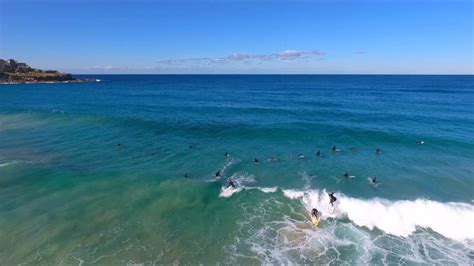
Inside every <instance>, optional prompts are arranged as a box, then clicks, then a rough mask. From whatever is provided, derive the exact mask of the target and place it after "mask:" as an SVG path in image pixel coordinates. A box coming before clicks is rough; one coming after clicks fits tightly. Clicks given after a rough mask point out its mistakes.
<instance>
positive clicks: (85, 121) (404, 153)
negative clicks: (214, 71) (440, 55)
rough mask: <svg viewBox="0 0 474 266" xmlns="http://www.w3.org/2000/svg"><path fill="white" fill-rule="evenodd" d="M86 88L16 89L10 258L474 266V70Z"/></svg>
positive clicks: (10, 140)
mask: <svg viewBox="0 0 474 266" xmlns="http://www.w3.org/2000/svg"><path fill="white" fill-rule="evenodd" d="M84 77H90V78H97V79H100V80H101V82H97V83H71V84H17V85H0V264H1V265H13V264H46V265H50V264H79V265H80V264H146V265H151V264H169V263H181V264H198V263H202V264H216V263H221V264H222V263H231V264H332V265H339V264H346V265H349V264H350V265H352V264H409V265H412V264H414V265H420V264H430V265H431V264H453V265H456V264H459V265H472V264H474V76H429V75H421V76H417V75H406V76H404V75H102V76H101V75H94V76H84ZM118 144H120V145H118ZM333 146H336V149H337V152H334V151H333V150H332V147H333ZM376 149H380V152H378V153H376V152H375V150H376ZM318 150H319V151H320V153H321V156H317V154H316V152H317V151H318ZM226 153H228V156H225V154H226ZM254 159H257V160H258V161H259V163H254V162H253V160H254ZM217 171H220V175H221V176H220V178H219V179H218V178H216V172H217ZM346 172H347V173H348V175H349V177H345V176H344V173H346ZM374 177H375V178H377V184H374V183H371V182H370V180H371V179H372V178H374ZM228 178H231V179H232V180H233V181H234V183H235V184H236V188H235V189H232V188H229V189H227V188H226V186H227V180H228ZM332 191H334V192H335V194H334V195H335V196H336V197H337V201H336V204H335V207H334V208H331V207H330V205H329V197H328V195H327V193H328V192H332ZM312 208H317V209H318V211H319V213H320V219H321V224H320V226H319V227H313V226H312V225H311V222H310V210H311V209H312Z"/></svg>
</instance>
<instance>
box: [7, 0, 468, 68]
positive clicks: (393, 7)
mask: <svg viewBox="0 0 474 266" xmlns="http://www.w3.org/2000/svg"><path fill="white" fill-rule="evenodd" d="M473 13H474V9H473V1H471V0H466V1H463V0H451V1H443V0H425V1H417V0H414V1H408V0H398V1H397V0H372V1H370V0H363V1H349V0H346V1H344V0H333V1H330V0H314V1H311V0H292V1H290V0H288V1H285V0H280V1H270V0H242V1H236V0H229V1H225V0H214V1H211V0H194V1H189V0H175V1H164V0H161V1H152V0H135V1H132V0H118V1H112V0H98V1H93V0H64V1H61V0H0V58H4V59H6V58H13V59H16V60H17V61H20V62H25V63H27V64H29V65H31V66H32V67H36V68H41V69H57V70H61V71H65V72H70V73H75V74H87V73H110V74H113V73H116V74H117V73H125V74H126V73H130V74H135V73H147V74H148V73H150V74H151V73H156V74H474V67H473V63H474V55H473V49H474V48H473V47H474V37H473V24H474V22H473Z"/></svg>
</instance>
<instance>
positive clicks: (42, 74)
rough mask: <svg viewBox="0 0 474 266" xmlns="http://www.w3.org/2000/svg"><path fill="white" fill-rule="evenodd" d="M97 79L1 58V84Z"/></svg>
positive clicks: (89, 80) (92, 80) (93, 80)
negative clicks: (81, 77)
mask: <svg viewBox="0 0 474 266" xmlns="http://www.w3.org/2000/svg"><path fill="white" fill-rule="evenodd" d="M95 81H96V80H95V79H78V78H75V77H74V76H72V75H71V74H67V73H61V72H58V71H56V70H41V69H36V68H32V67H30V66H29V65H27V64H25V63H19V62H17V61H15V60H13V59H8V60H3V59H0V84H16V83H56V82H63V83H66V82H95Z"/></svg>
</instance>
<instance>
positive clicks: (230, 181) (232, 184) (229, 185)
mask: <svg viewBox="0 0 474 266" xmlns="http://www.w3.org/2000/svg"><path fill="white" fill-rule="evenodd" d="M227 187H233V188H235V185H234V182H232V180H230V179H229V183H228V184H227Z"/></svg>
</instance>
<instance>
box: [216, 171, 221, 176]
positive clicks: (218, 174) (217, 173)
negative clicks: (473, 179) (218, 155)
mask: <svg viewBox="0 0 474 266" xmlns="http://www.w3.org/2000/svg"><path fill="white" fill-rule="evenodd" d="M219 177H221V170H217V172H216V178H219Z"/></svg>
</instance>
